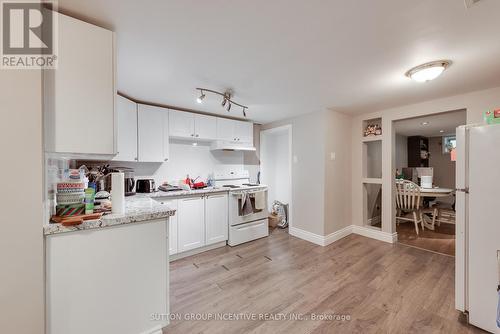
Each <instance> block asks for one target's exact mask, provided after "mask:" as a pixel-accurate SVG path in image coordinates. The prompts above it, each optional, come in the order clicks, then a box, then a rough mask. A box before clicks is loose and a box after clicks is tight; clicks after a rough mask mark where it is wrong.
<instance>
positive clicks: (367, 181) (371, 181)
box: [363, 177, 382, 184]
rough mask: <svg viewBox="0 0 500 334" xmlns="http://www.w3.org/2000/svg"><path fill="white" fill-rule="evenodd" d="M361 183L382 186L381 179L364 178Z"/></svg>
mask: <svg viewBox="0 0 500 334" xmlns="http://www.w3.org/2000/svg"><path fill="white" fill-rule="evenodd" d="M363 183H364V184H382V179H381V178H374V177H372V178H369V177H365V178H363Z"/></svg>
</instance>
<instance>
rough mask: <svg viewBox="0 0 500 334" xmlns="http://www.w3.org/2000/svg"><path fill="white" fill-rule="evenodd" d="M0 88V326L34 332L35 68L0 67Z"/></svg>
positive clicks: (38, 237) (38, 118)
mask: <svg viewBox="0 0 500 334" xmlns="http://www.w3.org/2000/svg"><path fill="white" fill-rule="evenodd" d="M0 88H1V93H0V110H1V118H2V122H0V151H1V152H2V163H0V173H1V175H2V190H1V192H0V203H1V208H2V210H1V211H2V218H1V220H0V225H1V233H0V331H1V332H2V333H16V334H38V333H43V332H44V262H43V253H44V248H43V234H42V222H43V205H42V197H43V168H42V166H43V160H42V95H41V94H42V86H41V73H40V71H34V70H1V75H0ZM7 161H8V163H7Z"/></svg>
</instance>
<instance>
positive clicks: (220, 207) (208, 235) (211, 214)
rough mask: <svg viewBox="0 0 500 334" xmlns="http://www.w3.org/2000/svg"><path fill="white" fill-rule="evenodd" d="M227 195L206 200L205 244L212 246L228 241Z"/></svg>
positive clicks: (216, 195)
mask: <svg viewBox="0 0 500 334" xmlns="http://www.w3.org/2000/svg"><path fill="white" fill-rule="evenodd" d="M227 202H228V200H227V194H214V195H208V196H207V197H206V198H205V241H206V242H205V243H206V245H207V246H208V245H211V244H214V243H217V242H221V241H226V240H227V239H228V231H229V222H228V210H227V204H228V203H227Z"/></svg>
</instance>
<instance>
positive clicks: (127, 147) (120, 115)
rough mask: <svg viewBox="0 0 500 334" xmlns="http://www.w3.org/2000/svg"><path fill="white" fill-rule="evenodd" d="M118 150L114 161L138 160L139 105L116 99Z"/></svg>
mask: <svg viewBox="0 0 500 334" xmlns="http://www.w3.org/2000/svg"><path fill="white" fill-rule="evenodd" d="M116 150H117V154H116V156H115V157H114V158H113V160H117V161H136V160H137V104H136V103H135V102H132V101H130V100H129V99H126V98H124V97H122V96H117V97H116Z"/></svg>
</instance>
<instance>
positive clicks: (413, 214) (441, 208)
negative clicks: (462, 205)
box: [393, 110, 467, 256]
mask: <svg viewBox="0 0 500 334" xmlns="http://www.w3.org/2000/svg"><path fill="white" fill-rule="evenodd" d="M466 117H467V116H466V111H465V110H457V111H451V112H444V113H439V114H433V115H428V116H422V117H416V118H410V119H403V120H398V121H394V124H393V128H394V132H395V151H394V152H395V171H394V176H395V178H396V187H395V188H394V190H393V191H394V198H395V201H396V232H397V233H398V242H399V243H402V244H405V245H408V246H413V247H418V248H422V249H425V250H429V251H433V252H437V253H441V254H445V255H450V256H454V255H455V239H456V237H455V217H456V215H455V188H456V184H455V176H456V165H455V158H456V128H457V127H458V126H461V125H465V124H466V121H467V120H466ZM417 198H418V199H417ZM413 199H416V200H415V201H413ZM408 203H410V204H408ZM414 203H418V204H414ZM410 206H411V207H410Z"/></svg>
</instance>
